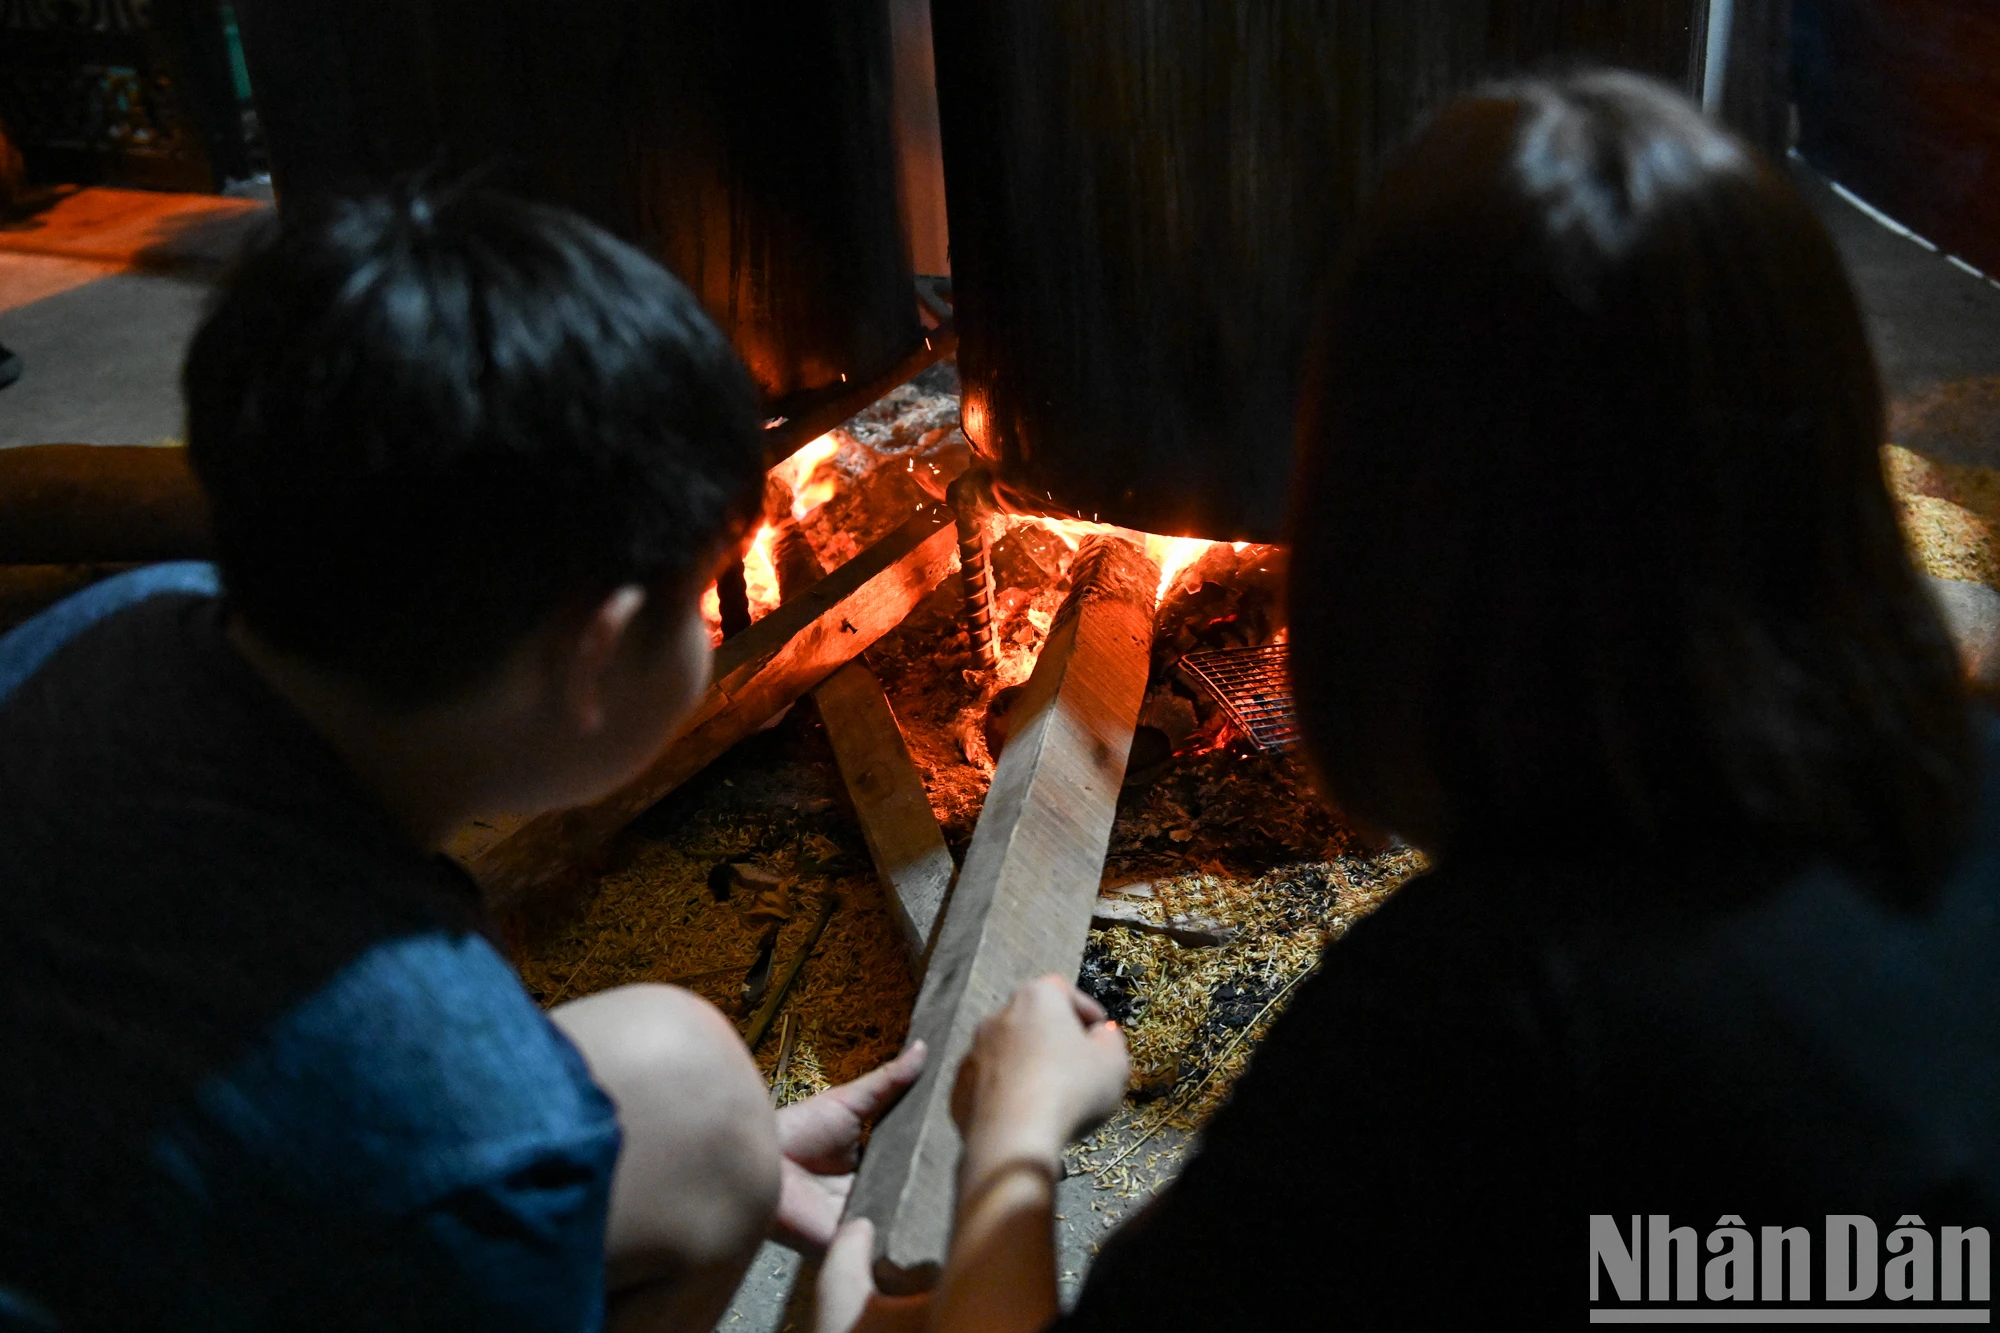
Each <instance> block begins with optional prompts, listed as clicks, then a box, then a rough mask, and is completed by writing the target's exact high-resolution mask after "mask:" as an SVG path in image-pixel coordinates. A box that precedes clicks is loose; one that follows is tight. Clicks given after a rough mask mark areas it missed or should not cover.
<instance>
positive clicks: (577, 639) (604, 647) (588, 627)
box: [562, 583, 646, 736]
mask: <svg viewBox="0 0 2000 1333" xmlns="http://www.w3.org/2000/svg"><path fill="white" fill-rule="evenodd" d="M645 605H646V590H645V589H644V588H642V587H640V586H639V585H638V584H636V583H627V584H624V585H622V586H620V587H617V588H614V589H612V590H611V592H609V593H607V594H606V595H605V596H604V598H603V600H601V601H599V602H598V603H597V604H596V605H595V606H593V607H591V608H589V610H588V612H587V613H586V615H585V617H584V620H583V623H582V624H581V625H580V626H579V627H578V629H577V631H576V632H575V634H574V635H573V637H571V639H570V641H569V644H568V651H567V652H566V653H565V654H564V661H563V663H562V692H563V704H564V707H565V708H566V709H567V711H568V713H569V716H570V720H571V721H572V722H573V723H574V724H575V725H576V727H577V729H578V730H579V731H581V732H582V733H583V734H584V735H587V736H590V735H596V734H597V733H598V732H599V731H601V730H603V728H604V721H605V715H606V700H607V695H608V693H609V691H610V689H611V687H612V681H611V675H612V673H613V671H614V669H615V668H616V666H617V663H618V656H619V652H620V650H621V649H622V648H623V647H624V646H625V642H626V640H627V638H629V637H630V635H631V633H632V630H633V625H634V623H635V622H636V621H637V620H638V618H639V612H640V611H641V610H642V609H644V607H645Z"/></svg>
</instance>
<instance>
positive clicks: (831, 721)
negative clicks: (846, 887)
mask: <svg viewBox="0 0 2000 1333" xmlns="http://www.w3.org/2000/svg"><path fill="white" fill-rule="evenodd" d="M813 701H814V702H815V703H817V704H818V705H819V715H820V720H821V721H823V722H825V723H826V734H827V739H829V740H831V741H832V742H833V757H834V759H835V760H836V761H837V762H838V763H839V764H840V776H841V777H842V779H844V780H845V781H846V783H847V794H848V795H849V796H850V797H852V798H853V801H854V811H855V814H856V815H858V816H859V817H860V822H861V835H862V836H863V837H864V838H866V839H867V840H868V854H869V856H871V857H872V858H874V861H875V871H876V873H877V874H878V875H880V876H881V877H882V883H883V886H884V887H885V888H887V889H888V890H889V901H890V904H891V906H892V907H893V908H894V910H895V915H896V925H897V926H898V928H900V929H901V931H902V933H903V944H904V947H906V948H907V949H908V950H909V951H910V966H911V969H912V970H913V971H914V973H915V974H916V976H917V977H918V978H919V979H921V978H922V977H923V974H924V959H925V955H926V954H927V953H928V952H929V949H930V944H931V938H932V936H933V935H934V934H935V932H936V928H937V923H938V918H939V917H940V916H941V915H942V914H943V912H944V904H945V899H946V897H947V896H948V895H949V894H950V893H951V877H952V874H953V873H954V871H955V870H956V869H957V867H956V866H954V865H953V864H952V859H951V850H950V848H948V847H946V846H945V842H944V831H943V830H942V829H940V828H939V827H938V822H937V813H936V812H935V811H933V810H932V809H931V799H930V796H929V794H928V793H927V792H925V790H924V780H923V778H922V777H921V776H920V775H919V774H918V773H917V764H916V760H914V759H912V758H911V757H910V747H909V746H908V745H907V744H906V743H905V742H904V740H903V729H902V727H901V726H900V725H899V724H898V723H897V721H896V714H895V711H894V710H893V709H892V708H890V706H889V696H888V695H887V694H885V693H883V690H882V682H881V681H879V680H877V679H876V678H875V673H874V672H872V671H870V670H869V669H868V668H867V667H866V666H864V665H863V664H862V663H860V662H849V663H848V664H847V665H846V666H844V667H842V668H841V669H840V670H838V671H836V672H834V673H833V674H832V675H831V676H828V677H827V678H826V680H825V681H824V682H823V683H822V684H821V685H820V687H819V688H818V689H816V690H814V691H813Z"/></svg>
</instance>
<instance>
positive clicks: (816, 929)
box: [743, 893, 840, 1055]
mask: <svg viewBox="0 0 2000 1333" xmlns="http://www.w3.org/2000/svg"><path fill="white" fill-rule="evenodd" d="M839 906H840V895H839V894H837V893H829V894H827V895H826V897H825V898H823V899H821V900H820V905H819V917H818V919H817V920H815V921H814V922H813V924H812V929H811V930H810V931H808V932H806V942H805V943H804V944H801V945H800V946H799V951H798V952H797V953H795V954H793V955H792V959H791V961H790V962H788V963H786V964H785V970H784V972H783V973H782V974H781V975H780V976H779V977H778V984H777V985H775V986H773V987H771V993H770V994H769V995H767V996H766V997H765V998H764V1003H763V1006H762V1007H761V1008H759V1009H758V1010H757V1012H756V1013H755V1014H753V1015H751V1018H750V1026H749V1027H747V1028H745V1029H744V1030H743V1044H744V1045H745V1046H748V1047H749V1048H750V1052H751V1054H753V1055H754V1054H756V1052H757V1043H758V1042H760V1041H762V1040H764V1034H765V1033H766V1032H769V1031H770V1030H771V1020H772V1019H774V1018H776V1017H777V1016H778V1010H779V1009H780V1008H781V1007H782V1006H783V1005H784V1003H785V996H787V995H789V994H790V993H791V989H792V983H793V982H794V981H797V980H798V979H799V969H800V968H802V967H804V966H805V965H806V959H808V958H810V957H812V951H813V950H814V949H815V948H817V947H819V937H820V936H822V935H824V934H825V933H826V923H827V922H829V921H831V920H833V910H834V909H835V908H836V907H839Z"/></svg>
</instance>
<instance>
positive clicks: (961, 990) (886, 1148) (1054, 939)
mask: <svg viewBox="0 0 2000 1333" xmlns="http://www.w3.org/2000/svg"><path fill="white" fill-rule="evenodd" d="M1070 577H1071V579H1072V580H1073V581H1074V588H1073V590H1072V591H1071V593H1070V595H1069V598H1068V599H1067V600H1066V601H1065V602H1064V603H1063V607H1062V609H1061V611H1059V612H1058V613H1057V615H1056V620H1055V623H1054V624H1053V625H1052V626H1051V627H1050V629H1049V635H1048V639H1047V640H1046V642H1044V643H1043V645H1042V652H1041V656H1040V658H1039V659H1038V660H1037V661H1036V663H1035V671H1034V675H1033V676H1031V677H1030V678H1029V680H1028V686H1027V689H1026V690H1025V691H1024V692H1023V693H1022V696H1021V698H1020V701H1019V702H1018V703H1016V704H1015V711H1014V714H1013V718H1014V721H1013V726H1012V734H1011V736H1010V738H1009V740H1008V742H1007V748H1006V749H1005V750H1004V751H1003V752H1002V753H1001V756H1000V762H999V764H998V765H997V766H996V768H995V770H994V773H993V785H992V788H991V789H990V790H989V791H988V793H987V797H986V805H985V808H984V809H983V810H982V811H981V812H980V816H979V826H978V828H977V829H976V830H975V832H974V834H973V838H972V846H971V848H970V849H969V850H968V851H967V853H966V858H965V867H964V869H963V870H962V871H961V872H960V873H959V877H958V887H957V888H956V889H955V890H953V893H952V900H951V907H950V910H949V911H947V912H946V913H945V917H944V921H943V923H942V925H941V926H940V928H939V931H938V939H937V945H936V947H935V948H934V949H933V950H932V953H931V961H930V968H929V970H928V971H927V972H926V974H925V976H924V984H923V988H922V990H921V991H920V992H919V993H918V996H917V1007H916V1012H915V1014H914V1015H913V1016H912V1018H911V1023H910V1032H911V1035H912V1036H913V1037H922V1038H923V1039H924V1040H925V1042H926V1043H927V1044H928V1045H929V1047H930V1050H931V1058H930V1061H929V1063H928V1064H927V1065H926V1067H925V1069H924V1072H923V1075H922V1077H920V1078H919V1079H918V1080H917V1083H916V1085H915V1086H914V1087H912V1088H911V1089H910V1091H909V1093H908V1094H907V1095H906V1096H905V1097H904V1098H903V1100H902V1101H900V1102H899V1103H897V1105H896V1106H895V1107H894V1108H893V1109H892V1110H891V1111H890V1112H889V1113H888V1115H886V1116H884V1117H883V1119H882V1121H881V1123H880V1124H878V1125H877V1126H876V1128H875V1132H874V1134H873V1136H872V1138H871V1139H870V1142H869V1147H868V1153H867V1155H866V1156H865V1157H864V1158H863V1159H862V1162H861V1171H860V1175H859V1177H858V1178H857V1179H856V1181H855V1185H854V1193H853V1195H852V1197H851V1199H850V1201H849V1205H848V1211H849V1213H850V1214H851V1215H853V1216H856V1217H866V1218H868V1219H870V1220H871V1221H873V1222H874V1224H875V1236H876V1247H877V1249H876V1265H875V1279H876V1282H877V1283H878V1284H879V1285H880V1286H881V1287H882V1289H883V1290H884V1291H890V1292H900V1293H907V1292H911V1291H916V1290H922V1289H924V1288H926V1287H928V1286H929V1285H931V1284H932V1283H934V1282H935V1281H936V1277H937V1273H938V1270H939V1268H940V1266H941V1265H942V1263H943V1261H944V1256H945V1250H946V1246H947V1244H948V1243H949V1240H950V1236H951V1221H952V1186H953V1178H954V1176H955V1174H956V1172H957V1168H958V1153H959V1141H958V1131H957V1129H956V1128H955V1127H954V1126H953V1124H952V1119H951V1089H952V1082H953V1080H954V1078H955V1077H956V1076H957V1072H958V1065H959V1061H960V1060H961V1059H963V1058H964V1055H965V1052H966V1049H967V1047H968V1046H969V1045H970V1043H971V1040H972V1033H973V1030H974V1029H975V1028H976V1027H977V1026H978V1025H979V1023H980V1022H981V1021H982V1020H984V1019H985V1018H986V1017H987V1016H988V1015H989V1014H991V1013H993V1012H994V1011H995V1010H996V1009H998V1008H999V1007H1000V1005H1001V1004H1003V1003H1004V1002H1005V1001H1006V999H1007V997H1008V996H1009V995H1010V994H1012V993H1013V991H1014V989H1015V988H1016V987H1017V986H1019V985H1020V984H1021V983H1022V982H1024V981H1028V980H1031V979H1032V978H1034V977H1037V976H1040V975H1042V974H1043V973H1046V972H1056V973H1059V974H1061V975H1063V976H1069V977H1073V976H1075V975H1076V970H1077V967H1078V965H1079V963H1080V962H1081V961H1082V958H1083V947H1084V942H1085V939H1086V937H1087V936H1088V934H1089V930H1090V916H1091V911H1092V909H1093V908H1094V907H1095V905H1096V903H1097V885H1098V881H1099V878H1100V876H1101V875H1102V873H1103V866H1104V853H1105V850H1106V848H1108V847H1109V845H1110V841H1111V821H1112V816H1113V814H1114V813H1115V812H1116V809H1117V803H1118V789H1119V785H1120V783H1121V782H1122V781H1123V779H1124V774H1125V759H1126V754H1127V752H1128V751H1129V750H1130V748H1131V744H1132V731H1133V728H1134V727H1135V726H1136V725H1137V724H1138V718H1139V704H1140V701H1141V698H1142V697H1143V695H1144V694H1145V688H1146V670H1147V657H1148V654H1149V652H1150V650H1151V646H1152V624H1153V594H1154V589H1155V587H1156V586H1157V584H1158V582H1159V570H1158V569H1157V568H1156V567H1155V566H1154V565H1153V563H1152V562H1151V561H1150V560H1148V559H1146V557H1145V555H1144V554H1143V553H1141V552H1140V551H1139V549H1138V548H1137V547H1135V546H1133V545H1131V544H1130V543H1128V542H1125V541H1122V540H1119V539H1115V538H1105V537H1094V538H1092V539H1090V540H1089V541H1087V542H1086V543H1085V544H1084V546H1083V548H1082V549H1081V550H1080V551H1079V552H1078V553H1077V558H1076V564H1075V565H1074V567H1073V568H1072V571H1071V575H1070Z"/></svg>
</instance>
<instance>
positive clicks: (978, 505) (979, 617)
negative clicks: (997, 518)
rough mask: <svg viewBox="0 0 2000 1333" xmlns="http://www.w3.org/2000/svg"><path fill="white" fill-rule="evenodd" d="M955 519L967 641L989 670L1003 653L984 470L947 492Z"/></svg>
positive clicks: (988, 484)
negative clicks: (998, 631) (995, 616)
mask: <svg viewBox="0 0 2000 1333" xmlns="http://www.w3.org/2000/svg"><path fill="white" fill-rule="evenodd" d="M945 500H946V502H947V503H949V504H950V505H951V512H952V517H953V518H955V519H956V520H957V522H958V572H959V577H960V578H962V579H963V580H964V582H965V612H964V620H965V641H966V646H967V648H968V649H969V650H970V652H971V654H972V662H973V665H974V666H976V667H978V668H979V669H981V670H986V669H988V668H991V667H993V666H996V665H998V664H999V661H1000V649H999V644H998V642H997V636H996V634H995V632H994V626H993V598H994V590H993V548H992V538H991V537H990V535H989V534H988V532H987V529H986V520H987V516H988V515H990V514H991V513H992V512H993V489H992V478H991V477H990V476H989V475H988V473H987V472H986V470H985V469H984V468H977V467H975V468H973V469H971V470H970V471H968V472H965V473H963V474H961V475H960V476H959V478H958V480H956V481H954V482H952V484H951V485H950V486H949V487H948V488H946V490H945Z"/></svg>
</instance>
